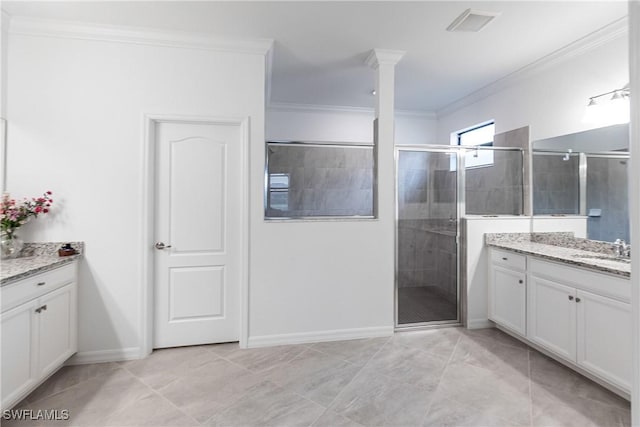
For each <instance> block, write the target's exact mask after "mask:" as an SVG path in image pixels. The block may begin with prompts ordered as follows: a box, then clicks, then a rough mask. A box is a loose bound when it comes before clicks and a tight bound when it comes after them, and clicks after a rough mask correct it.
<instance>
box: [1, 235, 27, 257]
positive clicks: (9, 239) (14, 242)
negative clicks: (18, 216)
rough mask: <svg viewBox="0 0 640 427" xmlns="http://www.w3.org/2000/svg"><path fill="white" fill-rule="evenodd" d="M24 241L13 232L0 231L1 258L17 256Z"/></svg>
mask: <svg viewBox="0 0 640 427" xmlns="http://www.w3.org/2000/svg"><path fill="white" fill-rule="evenodd" d="M23 246H24V242H23V241H22V239H21V238H19V237H18V236H17V235H15V234H14V233H2V235H1V236H0V255H1V257H2V259H11V258H17V257H18V256H19V255H20V251H22V247H23Z"/></svg>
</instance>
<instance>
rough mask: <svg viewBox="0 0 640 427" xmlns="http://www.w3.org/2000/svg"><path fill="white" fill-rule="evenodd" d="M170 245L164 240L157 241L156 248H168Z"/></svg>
mask: <svg viewBox="0 0 640 427" xmlns="http://www.w3.org/2000/svg"><path fill="white" fill-rule="evenodd" d="M170 247H171V245H165V244H164V242H158V243H156V249H159V250H162V249H168V248H170Z"/></svg>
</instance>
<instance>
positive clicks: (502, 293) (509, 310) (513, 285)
mask: <svg viewBox="0 0 640 427" xmlns="http://www.w3.org/2000/svg"><path fill="white" fill-rule="evenodd" d="M491 268H492V270H493V271H492V273H491V282H490V284H489V289H490V292H491V294H490V296H489V316H490V319H491V320H493V321H495V322H497V323H499V324H501V325H503V326H506V327H508V328H509V329H512V330H513V331H515V332H517V333H519V334H520V335H523V336H524V335H526V318H527V317H526V314H527V312H526V301H527V297H526V289H527V288H526V285H525V283H524V282H525V275H524V273H521V272H517V271H513V270H509V269H505V268H501V267H498V266H495V265H493V264H492V266H491Z"/></svg>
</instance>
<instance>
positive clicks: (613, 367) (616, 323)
mask: <svg viewBox="0 0 640 427" xmlns="http://www.w3.org/2000/svg"><path fill="white" fill-rule="evenodd" d="M577 298H578V301H579V302H578V303H577V304H576V306H577V309H578V336H577V340H578V364H579V365H580V366H582V367H584V368H585V369H587V370H589V371H591V372H593V373H594V374H596V375H598V376H600V377H602V378H603V379H605V380H608V381H610V382H612V383H614V384H616V385H617V386H619V387H621V388H622V389H624V390H626V391H631V376H632V358H631V354H632V348H631V341H632V340H631V337H632V332H631V323H632V322H631V305H630V304H627V303H624V302H619V301H616V300H613V299H611V298H605V297H601V296H599V295H594V294H592V293H590V292H584V291H578V293H577Z"/></svg>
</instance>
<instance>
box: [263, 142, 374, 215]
mask: <svg viewBox="0 0 640 427" xmlns="http://www.w3.org/2000/svg"><path fill="white" fill-rule="evenodd" d="M266 166H267V171H266V173H265V180H266V182H265V218H280V219H287V218H289V219H291V218H294V219H299V218H324V217H332V218H336V217H363V218H372V217H374V209H373V206H374V203H373V200H374V181H375V180H374V161H373V145H370V144H369V145H363V144H360V145H356V144H322V143H288V142H269V143H267V165H266Z"/></svg>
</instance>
